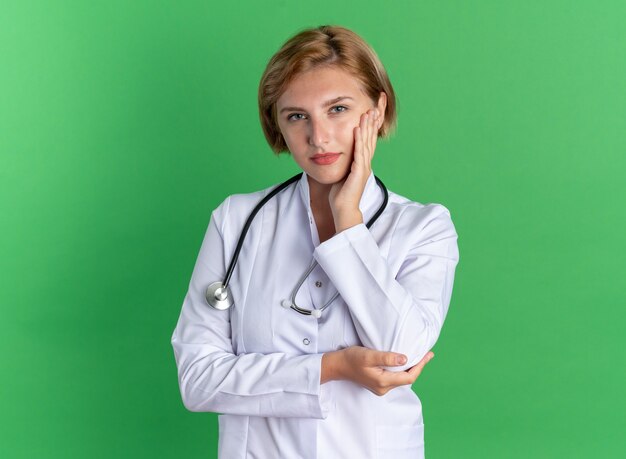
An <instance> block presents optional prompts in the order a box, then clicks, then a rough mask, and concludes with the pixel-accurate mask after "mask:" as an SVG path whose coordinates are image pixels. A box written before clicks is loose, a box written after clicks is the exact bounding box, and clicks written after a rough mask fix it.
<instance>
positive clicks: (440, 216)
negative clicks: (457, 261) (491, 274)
mask: <svg viewBox="0 0 626 459" xmlns="http://www.w3.org/2000/svg"><path fill="white" fill-rule="evenodd" d="M388 206H389V208H390V210H392V212H391V213H392V214H393V215H395V216H396V217H395V218H396V219H397V221H396V231H398V230H399V231H400V234H406V235H412V236H413V237H415V238H418V239H419V240H421V241H424V242H427V241H428V242H432V241H434V240H439V239H444V238H449V237H454V238H456V237H457V233H456V229H455V227H454V223H453V222H452V216H451V215H450V210H449V209H448V208H447V207H446V206H444V205H443V204H439V203H426V204H424V203H421V202H416V201H412V200H410V199H408V198H406V197H404V196H401V195H399V194H397V193H394V192H392V191H389V204H388Z"/></svg>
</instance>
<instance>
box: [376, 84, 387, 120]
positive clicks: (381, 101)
mask: <svg viewBox="0 0 626 459" xmlns="http://www.w3.org/2000/svg"><path fill="white" fill-rule="evenodd" d="M376 108H377V109H378V113H380V117H379V118H378V129H380V127H381V126H382V125H383V123H384V121H385V109H386V108H387V94H386V93H385V92H384V91H381V92H380V95H379V96H378V103H377V104H376Z"/></svg>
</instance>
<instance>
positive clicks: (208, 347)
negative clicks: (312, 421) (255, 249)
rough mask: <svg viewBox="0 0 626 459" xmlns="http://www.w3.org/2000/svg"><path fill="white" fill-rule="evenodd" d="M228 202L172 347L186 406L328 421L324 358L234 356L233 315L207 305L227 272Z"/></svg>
mask: <svg viewBox="0 0 626 459" xmlns="http://www.w3.org/2000/svg"><path fill="white" fill-rule="evenodd" d="M227 207H228V203H227V201H225V203H224V204H222V205H221V206H220V207H219V208H218V209H216V211H215V212H214V213H213V215H212V217H211V221H210V223H209V227H208V230H207V232H206V235H205V238H204V241H203V242H202V246H201V248H200V253H199V255H198V259H197V261H196V265H195V267H194V270H193V274H192V276H191V282H190V284H189V291H188V292H187V295H186V296H185V299H184V303H183V306H182V310H181V313H180V317H179V320H178V324H177V326H176V328H175V330H174V333H173V335H172V346H173V348H174V355H175V358H176V364H177V367H178V381H179V386H180V391H181V396H182V399H183V403H184V405H185V407H186V408H187V409H189V410H191V411H212V412H219V413H229V414H239V415H250V416H271V417H306V418H325V417H326V416H327V413H328V405H329V403H328V401H329V400H328V398H329V392H328V391H329V388H328V385H324V386H322V385H321V384H320V380H321V360H322V354H310V355H302V356H291V355H289V356H288V355H286V354H283V353H272V354H268V355H263V354H254V353H251V354H242V355H235V354H234V352H233V348H232V343H231V334H230V312H229V311H228V310H227V311H218V310H215V309H213V308H211V307H210V306H209V305H207V303H206V301H205V299H204V292H205V289H206V287H207V285H208V284H209V283H211V282H213V281H216V280H223V277H224V273H225V271H226V263H227V262H228V260H225V255H224V243H223V237H222V234H223V233H222V232H221V231H220V228H221V222H222V221H223V214H224V212H225V208H227Z"/></svg>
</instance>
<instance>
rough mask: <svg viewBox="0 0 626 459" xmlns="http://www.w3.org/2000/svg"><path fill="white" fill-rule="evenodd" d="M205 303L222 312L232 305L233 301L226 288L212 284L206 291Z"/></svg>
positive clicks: (222, 285)
mask: <svg viewBox="0 0 626 459" xmlns="http://www.w3.org/2000/svg"><path fill="white" fill-rule="evenodd" d="M205 296H206V302H207V303H209V306H211V307H212V308H215V309H217V310H219V311H224V310H226V309H228V308H230V307H231V306H232V305H233V299H232V296H231V295H230V290H229V289H228V287H224V284H222V283H221V282H219V281H218V282H213V283H212V284H211V285H209V286H208V287H207V289H206V295H205Z"/></svg>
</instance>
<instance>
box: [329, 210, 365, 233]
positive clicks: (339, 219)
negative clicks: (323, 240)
mask: <svg viewBox="0 0 626 459" xmlns="http://www.w3.org/2000/svg"><path fill="white" fill-rule="evenodd" d="M333 219H334V220H335V232H336V233H340V232H342V231H344V230H347V229H348V228H352V227H353V226H356V225H360V224H361V223H363V214H362V213H361V211H360V210H359V209H352V210H350V211H346V212H337V214H336V215H333Z"/></svg>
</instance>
